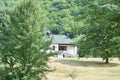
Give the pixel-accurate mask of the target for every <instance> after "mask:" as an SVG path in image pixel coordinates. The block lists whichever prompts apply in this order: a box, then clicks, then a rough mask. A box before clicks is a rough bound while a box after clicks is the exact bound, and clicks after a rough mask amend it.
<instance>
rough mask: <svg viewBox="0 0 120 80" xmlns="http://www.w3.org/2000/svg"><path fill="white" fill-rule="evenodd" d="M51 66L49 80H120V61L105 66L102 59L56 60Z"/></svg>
mask: <svg viewBox="0 0 120 80" xmlns="http://www.w3.org/2000/svg"><path fill="white" fill-rule="evenodd" d="M49 66H50V67H51V68H52V69H54V71H53V72H51V73H49V74H47V77H48V80H120V60H119V59H117V58H114V59H113V60H111V61H110V63H109V64H105V63H104V62H103V60H102V59H101V58H80V59H78V58H55V57H52V58H51V60H50V62H49Z"/></svg>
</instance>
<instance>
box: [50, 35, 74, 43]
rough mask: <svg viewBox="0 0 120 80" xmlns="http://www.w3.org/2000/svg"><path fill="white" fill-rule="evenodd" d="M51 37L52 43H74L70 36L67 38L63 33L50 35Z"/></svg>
mask: <svg viewBox="0 0 120 80" xmlns="http://www.w3.org/2000/svg"><path fill="white" fill-rule="evenodd" d="M51 37H52V43H54V44H61V45H62V44H63V45H64V44H67V45H73V44H75V43H74V42H73V41H72V40H71V39H70V38H68V37H67V36H65V35H51Z"/></svg>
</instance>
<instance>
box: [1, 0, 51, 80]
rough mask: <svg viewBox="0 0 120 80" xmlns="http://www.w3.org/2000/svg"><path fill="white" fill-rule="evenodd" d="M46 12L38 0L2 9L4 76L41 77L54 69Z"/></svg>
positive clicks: (18, 78)
mask: <svg viewBox="0 0 120 80" xmlns="http://www.w3.org/2000/svg"><path fill="white" fill-rule="evenodd" d="M45 16H46V15H45V13H44V11H43V10H42V8H41V7H40V5H39V4H38V2H37V0H34V1H33V0H25V1H24V0H23V1H21V3H20V4H18V5H17V7H15V9H14V10H13V11H9V10H7V11H2V12H1V13H0V56H1V64H2V65H4V67H3V68H2V69H0V80H41V79H42V78H44V77H45V75H46V73H47V72H49V71H50V69H49V67H48V65H47V62H48V60H49V57H50V56H51V54H48V53H46V50H47V49H48V47H49V45H50V42H47V41H45V39H44V26H45V24H46V23H45Z"/></svg>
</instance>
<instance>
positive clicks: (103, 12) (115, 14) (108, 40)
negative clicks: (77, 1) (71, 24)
mask: <svg viewBox="0 0 120 80" xmlns="http://www.w3.org/2000/svg"><path fill="white" fill-rule="evenodd" d="M86 1H87V0H86ZM81 10H82V11H83V12H84V14H83V15H81V20H83V21H84V24H85V27H84V29H83V30H84V31H83V32H85V36H84V37H83V38H81V40H79V42H78V43H79V48H80V52H81V53H84V54H85V55H88V56H89V55H94V56H100V57H102V58H103V60H105V62H106V63H109V58H111V57H115V56H117V55H118V53H119V49H120V43H119V42H120V32H119V29H120V27H119V25H120V24H119V23H120V19H119V17H120V16H119V15H120V7H119V6H118V5H115V4H113V3H112V2H109V1H104V0H99V1H98V0H95V1H93V2H87V3H86V5H85V6H83V7H82V8H81Z"/></svg>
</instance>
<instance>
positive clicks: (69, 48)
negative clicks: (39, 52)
mask: <svg viewBox="0 0 120 80" xmlns="http://www.w3.org/2000/svg"><path fill="white" fill-rule="evenodd" d="M53 46H55V50H54V51H55V52H56V51H59V46H67V50H66V51H60V52H63V53H68V54H70V55H72V56H77V46H74V45H58V44H51V45H50V47H51V48H53Z"/></svg>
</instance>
